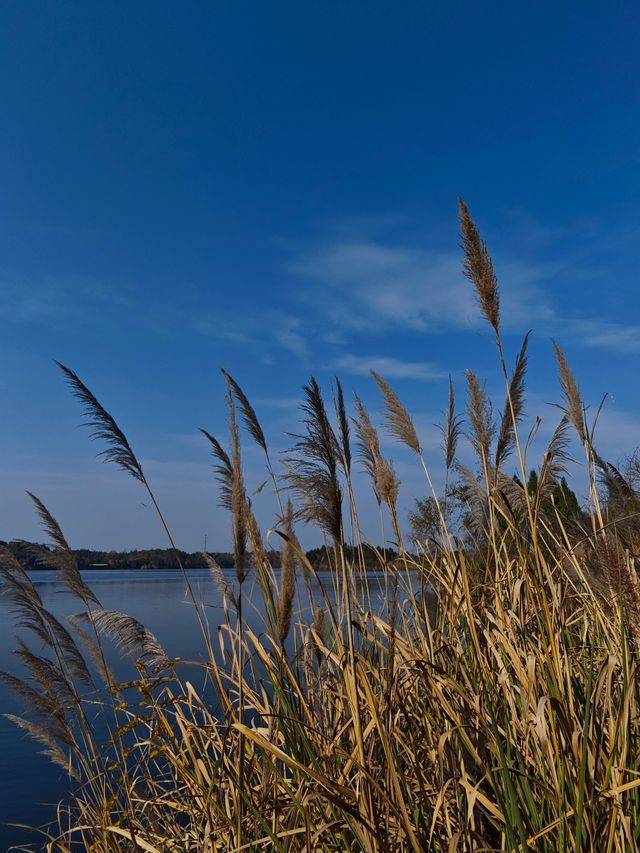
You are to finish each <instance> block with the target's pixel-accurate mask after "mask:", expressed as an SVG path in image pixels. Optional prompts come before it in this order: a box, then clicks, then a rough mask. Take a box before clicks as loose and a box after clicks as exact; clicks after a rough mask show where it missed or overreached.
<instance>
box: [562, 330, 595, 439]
mask: <svg viewBox="0 0 640 853" xmlns="http://www.w3.org/2000/svg"><path fill="white" fill-rule="evenodd" d="M553 349H554V351H555V354H556V361H557V362H558V371H559V373H560V385H561V387H562V393H563V394H564V398H565V402H566V409H565V411H566V413H567V416H568V417H569V420H570V421H571V423H572V424H573V426H574V429H575V431H576V432H577V433H578V437H579V439H580V441H581V442H582V444H583V445H585V447H586V446H587V443H588V436H587V427H586V424H585V420H584V406H583V404H582V397H581V396H580V389H579V388H578V383H577V382H576V380H575V377H574V375H573V373H572V372H571V370H570V368H569V364H568V362H567V359H566V357H565V354H564V353H563V352H562V350H561V349H560V347H559V346H558V344H557V343H556V342H555V341H553Z"/></svg>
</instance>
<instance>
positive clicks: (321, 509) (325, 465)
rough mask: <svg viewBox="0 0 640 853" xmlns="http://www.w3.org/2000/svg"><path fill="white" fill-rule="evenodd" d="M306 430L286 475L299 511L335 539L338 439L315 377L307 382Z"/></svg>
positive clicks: (337, 530)
mask: <svg viewBox="0 0 640 853" xmlns="http://www.w3.org/2000/svg"><path fill="white" fill-rule="evenodd" d="M303 391H304V394H305V400H304V402H303V404H302V410H303V412H304V413H305V418H304V424H305V427H306V433H305V434H304V435H294V436H293V437H294V438H297V439H298V441H297V442H296V444H295V445H294V447H293V448H292V450H291V451H290V453H291V454H293V455H290V456H289V457H288V458H287V460H286V461H287V465H288V467H289V471H288V473H287V475H286V479H287V481H288V482H289V485H290V486H291V488H292V489H293V490H294V492H295V493H296V494H297V495H298V496H299V498H300V502H301V508H300V510H299V511H298V515H299V516H300V517H301V518H303V519H304V521H306V522H316V523H317V524H318V525H319V526H320V527H321V528H322V529H323V530H324V531H326V532H327V533H328V534H329V535H330V536H331V537H332V538H333V540H334V542H340V541H341V540H342V490H341V489H340V483H339V480H338V455H339V454H338V442H337V439H336V436H335V433H334V431H333V428H332V426H331V424H330V422H329V418H328V416H327V411H326V409H325V405H324V400H323V399H322V394H321V392H320V387H319V385H318V383H317V382H316V380H315V378H314V377H311V379H310V380H309V384H308V385H304V386H303Z"/></svg>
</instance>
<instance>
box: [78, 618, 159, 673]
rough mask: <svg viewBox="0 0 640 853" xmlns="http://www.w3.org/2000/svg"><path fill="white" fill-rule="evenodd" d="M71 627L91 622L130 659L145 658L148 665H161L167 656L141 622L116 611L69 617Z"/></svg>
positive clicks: (155, 638)
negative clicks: (80, 622)
mask: <svg viewBox="0 0 640 853" xmlns="http://www.w3.org/2000/svg"><path fill="white" fill-rule="evenodd" d="M69 620H70V621H71V623H72V624H73V625H75V624H76V622H77V621H80V620H84V621H87V622H93V623H94V625H95V626H96V628H97V630H98V631H100V632H101V633H103V634H106V636H107V637H110V638H111V639H112V640H114V641H115V643H116V645H117V646H118V648H120V649H122V650H123V651H124V652H125V653H126V654H128V655H130V656H131V657H147V658H148V659H149V662H150V663H161V662H164V661H166V660H167V655H166V653H165V651H164V649H163V648H162V646H161V645H160V643H159V642H158V639H157V637H155V636H154V634H152V633H151V631H149V630H148V629H147V628H145V627H144V625H143V624H142V623H141V622H138V620H137V619H134V618H133V616H127V614H126V613H120V612H118V611H117V610H97V609H96V610H91V612H90V613H78V614H76V615H74V616H70V617H69Z"/></svg>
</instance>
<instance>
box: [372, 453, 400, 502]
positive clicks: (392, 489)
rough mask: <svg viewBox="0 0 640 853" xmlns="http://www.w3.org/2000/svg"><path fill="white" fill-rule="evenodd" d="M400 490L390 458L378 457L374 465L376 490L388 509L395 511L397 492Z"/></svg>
mask: <svg viewBox="0 0 640 853" xmlns="http://www.w3.org/2000/svg"><path fill="white" fill-rule="evenodd" d="M399 490H400V480H399V479H398V475H397V474H396V472H395V468H394V467H393V463H392V462H391V460H390V459H383V458H382V457H380V458H379V459H378V464H377V465H376V492H377V494H379V495H380V497H381V498H382V500H383V501H384V502H385V503H386V504H387V506H388V507H389V509H390V510H392V511H394V512H395V506H396V504H397V502H398V492H399Z"/></svg>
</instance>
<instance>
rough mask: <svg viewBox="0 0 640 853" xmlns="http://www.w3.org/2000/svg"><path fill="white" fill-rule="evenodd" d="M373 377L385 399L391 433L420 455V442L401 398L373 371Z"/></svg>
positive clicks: (386, 414)
mask: <svg viewBox="0 0 640 853" xmlns="http://www.w3.org/2000/svg"><path fill="white" fill-rule="evenodd" d="M371 375H372V376H373V378H374V379H375V381H376V383H377V385H378V388H380V391H381V392H382V396H383V398H384V410H385V419H386V422H387V429H388V431H389V433H390V434H391V435H393V436H394V437H395V438H397V439H398V441H401V442H402V443H403V444H406V445H407V447H410V448H411V450H414V451H415V452H416V453H417V454H420V453H421V448H420V441H419V439H418V433H417V432H416V428H415V427H414V425H413V421H412V420H411V415H410V414H409V412H408V411H407V410H406V409H405V407H404V406H403V405H402V403H401V402H400V398H399V397H398V395H397V394H396V392H395V391H394V390H393V388H392V387H391V386H390V385H389V384H388V383H387V382H385V380H384V379H383V378H382V376H380V374H378V373H376V371H375V370H372V371H371Z"/></svg>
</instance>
